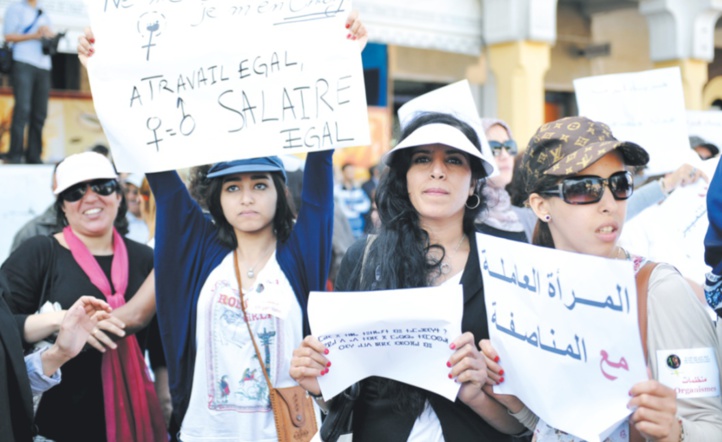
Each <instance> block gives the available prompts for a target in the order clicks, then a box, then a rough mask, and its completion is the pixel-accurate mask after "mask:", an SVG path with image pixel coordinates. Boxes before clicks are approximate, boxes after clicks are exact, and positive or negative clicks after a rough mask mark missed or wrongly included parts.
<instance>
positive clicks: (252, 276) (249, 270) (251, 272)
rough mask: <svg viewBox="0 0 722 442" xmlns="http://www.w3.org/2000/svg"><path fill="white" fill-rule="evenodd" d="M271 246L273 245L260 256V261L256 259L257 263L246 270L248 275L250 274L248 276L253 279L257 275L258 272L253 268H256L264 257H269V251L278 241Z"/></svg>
mask: <svg viewBox="0 0 722 442" xmlns="http://www.w3.org/2000/svg"><path fill="white" fill-rule="evenodd" d="M271 246H272V247H270V248H269V249H268V250H266V253H264V254H263V255H261V258H260V259H259V260H258V261H256V263H255V264H253V265H252V266H250V267H249V268H248V271H247V272H246V276H248V278H250V279H253V278H255V277H256V273H255V272H254V271H253V269H255V268H256V266H258V264H260V263H261V261H263V259H264V258H267V257H268V254H269V252H270V251H271V250H273V249H274V248H275V247H276V242H275V241H274V242H273V243H272V244H271Z"/></svg>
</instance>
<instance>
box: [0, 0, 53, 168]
mask: <svg viewBox="0 0 722 442" xmlns="http://www.w3.org/2000/svg"><path fill="white" fill-rule="evenodd" d="M37 3H38V2H37V0H23V1H20V2H18V3H13V4H11V5H10V6H8V8H7V9H6V10H5V18H4V22H3V29H4V32H5V41H7V42H8V43H12V46H13V60H14V63H13V70H12V73H11V74H10V78H11V81H12V87H13V97H14V98H15V107H14V109H13V119H12V124H11V126H10V151H9V152H8V155H7V159H8V162H9V163H11V164H20V163H22V162H23V157H24V160H25V163H27V164H40V163H42V161H41V159H40V158H41V155H42V151H43V126H44V125H45V118H46V117H47V115H48V99H49V97H50V71H51V69H52V61H51V58H50V56H49V55H46V54H44V53H43V45H42V41H41V40H42V38H43V37H45V38H50V37H52V36H53V32H52V31H51V30H50V19H49V18H48V16H47V14H45V13H44V12H43V11H42V9H40V8H39V7H38V4H37ZM26 127H28V140H27V148H25V128H26Z"/></svg>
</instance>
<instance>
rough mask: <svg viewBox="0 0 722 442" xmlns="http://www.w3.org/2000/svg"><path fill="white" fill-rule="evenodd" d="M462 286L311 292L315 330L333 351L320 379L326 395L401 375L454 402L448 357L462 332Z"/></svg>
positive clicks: (455, 388)
mask: <svg viewBox="0 0 722 442" xmlns="http://www.w3.org/2000/svg"><path fill="white" fill-rule="evenodd" d="M462 310H463V291H462V287H461V286H460V285H453V286H443V287H428V288H418V289H405V290H380V291H373V292H333V293H328V292H311V296H310V298H309V301H308V319H309V322H310V324H311V331H312V333H313V335H314V336H316V337H317V338H318V339H319V340H320V341H321V342H322V343H323V344H324V345H325V346H326V347H327V348H328V349H329V354H328V356H327V358H328V359H329V360H330V361H331V362H332V367H333V368H332V369H331V371H330V372H329V373H328V374H327V375H325V376H322V377H319V378H318V382H319V384H320V386H321V392H322V393H323V397H324V398H325V399H330V398H332V397H334V396H336V395H337V394H339V393H340V392H342V391H343V390H344V389H346V388H347V387H348V386H350V385H351V384H353V383H354V382H358V381H360V380H362V379H365V378H367V377H369V376H381V377H385V378H389V379H395V380H397V381H400V382H405V383H407V384H410V385H415V386H417V387H420V388H424V389H426V390H429V391H432V392H434V393H437V394H439V395H441V396H444V397H445V398H447V399H449V400H450V401H453V400H455V399H456V395H457V394H458V392H459V384H457V383H456V382H455V381H454V380H452V379H449V377H448V374H449V368H448V367H446V361H448V360H449V357H450V356H451V354H452V353H453V351H452V350H451V349H449V344H450V343H451V341H452V340H454V339H456V338H457V337H459V336H460V335H461V316H462Z"/></svg>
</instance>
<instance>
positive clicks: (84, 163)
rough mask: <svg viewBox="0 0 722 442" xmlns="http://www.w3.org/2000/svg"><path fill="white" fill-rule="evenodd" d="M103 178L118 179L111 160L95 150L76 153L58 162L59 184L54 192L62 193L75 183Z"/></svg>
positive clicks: (57, 178)
mask: <svg viewBox="0 0 722 442" xmlns="http://www.w3.org/2000/svg"><path fill="white" fill-rule="evenodd" d="M103 178H106V179H116V180H117V179H118V174H116V173H115V169H114V168H113V165H112V164H111V163H110V160H108V159H107V158H106V157H104V156H103V155H101V154H99V153H95V152H83V153H76V154H73V155H70V156H69V157H67V158H65V159H64V160H63V161H62V162H61V163H60V164H58V168H57V170H56V171H55V179H56V181H57V186H56V187H55V190H54V191H53V193H54V194H55V195H60V193H62V192H63V191H64V190H66V189H68V188H70V187H72V186H74V185H75V184H78V183H82V182H85V181H93V180H99V179H103Z"/></svg>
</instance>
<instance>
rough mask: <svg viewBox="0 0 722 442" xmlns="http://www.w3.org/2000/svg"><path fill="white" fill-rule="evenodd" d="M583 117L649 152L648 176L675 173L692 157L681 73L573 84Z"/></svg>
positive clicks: (661, 72)
mask: <svg viewBox="0 0 722 442" xmlns="http://www.w3.org/2000/svg"><path fill="white" fill-rule="evenodd" d="M574 91H575V93H576V95H577V104H578V106H579V115H584V116H586V117H589V118H591V119H592V120H595V121H601V122H603V123H606V124H608V125H609V127H610V128H611V129H612V132H613V133H614V136H615V137H616V138H617V139H618V140H624V141H633V142H635V143H637V144H639V145H640V146H642V147H643V148H645V149H646V150H647V152H649V156H650V160H649V164H648V166H649V174H657V173H664V172H669V171H672V170H675V169H676V168H677V167H679V165H680V164H681V163H682V162H684V160H685V159H686V158H688V157H687V155H686V154H687V153H688V152H689V140H688V138H687V115H686V114H685V110H684V94H683V92H682V78H681V75H680V72H679V69H678V68H667V69H656V70H652V71H645V72H637V73H629V74H612V75H600V76H595V77H587V78H580V79H577V80H574Z"/></svg>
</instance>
